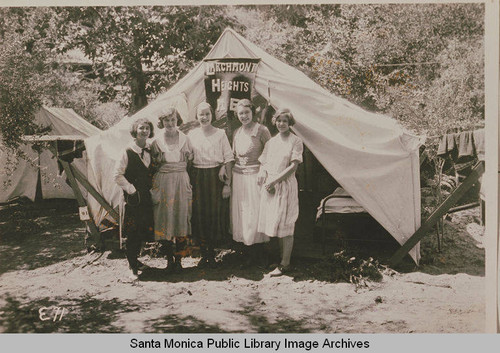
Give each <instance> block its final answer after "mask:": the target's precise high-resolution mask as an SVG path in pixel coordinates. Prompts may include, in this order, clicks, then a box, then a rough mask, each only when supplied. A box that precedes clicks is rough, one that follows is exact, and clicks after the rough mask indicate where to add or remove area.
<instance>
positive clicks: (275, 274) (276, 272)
mask: <svg viewBox="0 0 500 353" xmlns="http://www.w3.org/2000/svg"><path fill="white" fill-rule="evenodd" d="M289 270H290V266H287V267H285V266H282V265H279V266H278V267H276V268H275V269H274V270H272V271H271V272H269V275H270V276H271V277H279V276H283V275H284V274H285V273H287V272H288V271H289Z"/></svg>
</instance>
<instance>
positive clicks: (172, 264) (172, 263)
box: [164, 261, 175, 273]
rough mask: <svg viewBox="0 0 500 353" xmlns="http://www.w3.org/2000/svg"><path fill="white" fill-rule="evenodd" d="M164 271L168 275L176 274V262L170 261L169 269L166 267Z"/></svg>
mask: <svg viewBox="0 0 500 353" xmlns="http://www.w3.org/2000/svg"><path fill="white" fill-rule="evenodd" d="M164 271H165V272H166V273H174V272H175V262H174V261H169V262H168V264H167V267H165V269H164Z"/></svg>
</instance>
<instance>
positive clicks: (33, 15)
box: [0, 8, 56, 148]
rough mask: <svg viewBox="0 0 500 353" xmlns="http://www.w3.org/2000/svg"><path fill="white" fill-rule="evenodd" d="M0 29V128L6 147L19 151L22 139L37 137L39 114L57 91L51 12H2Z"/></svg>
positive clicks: (22, 10) (34, 10)
mask: <svg viewBox="0 0 500 353" xmlns="http://www.w3.org/2000/svg"><path fill="white" fill-rule="evenodd" d="M0 11H1V14H2V18H3V19H4V22H3V24H2V25H1V26H0V39H1V42H0V127H1V131H2V134H1V138H2V140H3V143H4V144H5V145H6V146H7V147H10V148H16V147H17V146H18V145H19V143H20V140H21V136H22V135H24V134H27V133H35V132H37V131H38V127H37V126H35V125H34V124H33V118H34V114H35V112H36V111H37V110H38V109H39V108H40V107H41V105H42V104H43V102H44V94H45V93H46V92H47V91H49V90H50V89H53V88H54V85H55V84H56V82H55V81H54V80H53V79H52V75H51V70H50V69H51V63H52V60H53V55H52V52H51V50H50V48H51V47H52V44H53V42H52V41H51V36H50V32H51V31H52V30H53V22H52V21H51V14H50V12H51V10H50V9H45V8H40V9H20V8H13V9H11V8H2V9H0Z"/></svg>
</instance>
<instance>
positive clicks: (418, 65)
mask: <svg viewBox="0 0 500 353" xmlns="http://www.w3.org/2000/svg"><path fill="white" fill-rule="evenodd" d="M239 9H240V11H243V10H242V9H247V11H248V13H250V14H252V13H253V12H257V13H258V12H259V11H260V10H261V8H260V7H250V8H239ZM265 16H267V18H268V20H266V21H264V20H262V17H265ZM238 18H242V19H243V18H245V15H243V14H240V15H239V16H238ZM251 18H252V20H251V21H253V22H252V26H251V27H250V26H249V27H248V29H247V33H246V35H247V36H248V37H249V38H251V40H253V41H254V42H256V44H257V45H259V46H261V47H262V48H264V49H265V50H266V51H268V52H270V53H271V54H273V55H275V56H277V57H278V58H280V59H282V60H284V61H285V62H288V63H289V64H291V65H292V66H295V67H298V68H300V69H301V70H302V71H304V72H305V73H306V74H307V75H308V76H309V77H311V78H312V79H313V80H315V81H316V82H317V83H319V84H320V85H321V86H323V87H325V88H327V89H328V90H330V91H331V92H332V93H334V94H336V95H338V96H341V97H344V98H346V99H348V100H350V101H352V102H353V103H355V104H358V105H360V106H362V107H364V108H365V109H368V110H371V111H375V112H380V113H385V114H390V115H392V116H393V117H395V118H396V119H398V120H399V121H400V122H402V123H403V124H404V126H406V127H407V128H409V129H412V130H414V131H415V132H417V133H419V134H430V135H438V134H444V133H446V131H447V129H449V128H451V127H452V126H455V127H456V126H460V127H462V128H465V129H466V128H473V127H475V126H477V125H480V124H481V123H482V122H483V123H484V68H483V62H484V57H483V51H484V46H483V35H484V6H483V5H482V4H400V5H389V4H384V5H349V4H345V5H344V4H343V5H313V6H311V5H304V6H289V5H288V6H287V5H278V6H268V7H267V8H266V11H265V13H264V14H257V16H255V18H254V17H251ZM257 21H261V23H260V24H259V25H257V26H256V23H255V22H257ZM258 26H263V27H265V28H268V29H269V30H270V31H272V39H270V38H268V36H265V35H259V30H257V29H256V28H257V27H258Z"/></svg>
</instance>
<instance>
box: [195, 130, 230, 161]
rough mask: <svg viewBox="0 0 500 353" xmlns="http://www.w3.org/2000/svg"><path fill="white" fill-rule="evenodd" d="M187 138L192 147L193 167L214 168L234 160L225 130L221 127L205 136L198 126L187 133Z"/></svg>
mask: <svg viewBox="0 0 500 353" xmlns="http://www.w3.org/2000/svg"><path fill="white" fill-rule="evenodd" d="M188 138H189V142H190V143H191V147H192V148H193V154H194V159H193V166H194V167H195V168H215V167H217V166H220V165H221V164H226V163H228V162H232V161H233V160H234V156H233V151H232V150H231V146H230V145H229V140H228V139H227V136H226V132H225V131H224V130H222V129H216V131H215V133H213V134H212V135H210V136H205V134H204V133H203V131H202V130H201V127H198V128H196V129H194V130H192V131H191V132H190V133H189V134H188Z"/></svg>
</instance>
